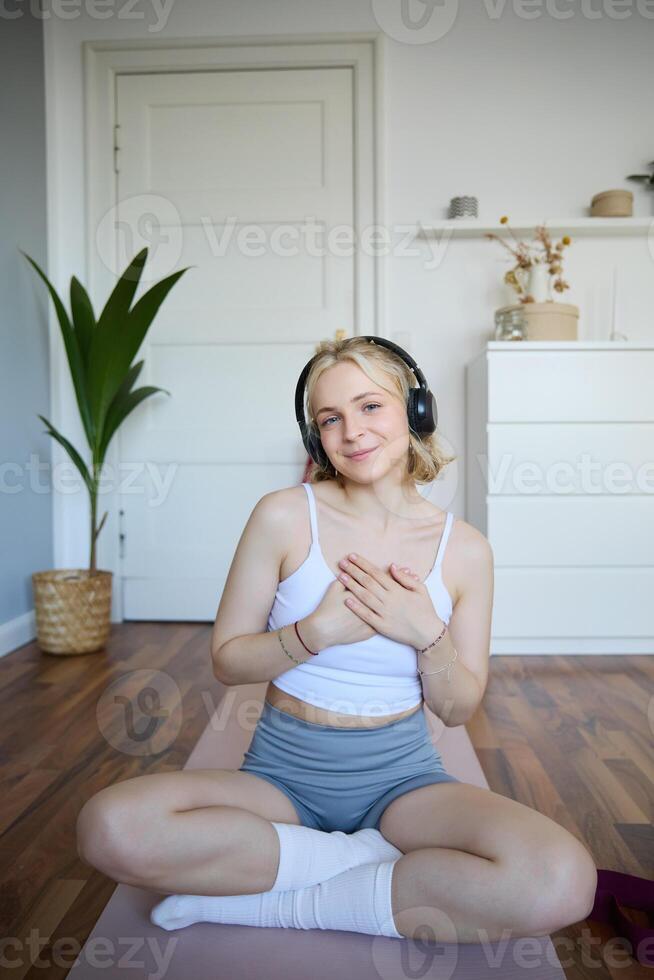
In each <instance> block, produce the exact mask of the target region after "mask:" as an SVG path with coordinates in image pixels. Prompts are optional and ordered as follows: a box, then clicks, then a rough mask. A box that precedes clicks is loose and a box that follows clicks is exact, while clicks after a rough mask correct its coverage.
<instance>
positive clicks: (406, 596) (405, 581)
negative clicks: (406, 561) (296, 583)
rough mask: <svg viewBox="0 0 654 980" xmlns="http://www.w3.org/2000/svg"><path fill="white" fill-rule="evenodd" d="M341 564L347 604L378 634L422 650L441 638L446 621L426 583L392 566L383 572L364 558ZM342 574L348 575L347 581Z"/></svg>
mask: <svg viewBox="0 0 654 980" xmlns="http://www.w3.org/2000/svg"><path fill="white" fill-rule="evenodd" d="M345 561H346V562H347V564H346V566H345V567H344V565H343V562H339V564H340V567H341V572H340V574H339V578H340V580H341V581H342V582H343V584H344V585H345V587H346V589H347V590H348V591H349V592H352V597H348V598H346V600H345V604H346V605H347V607H348V608H349V609H351V610H352V612H353V613H356V615H357V616H359V617H360V619H362V620H363V621H364V623H368V625H369V626H371V627H372V628H373V629H374V630H375V631H376V632H377V633H381V634H382V635H383V636H387V637H389V639H391V640H395V641H396V642H398V643H406V644H407V645H408V646H412V647H415V648H416V649H421V648H422V647H424V646H425V645H426V644H427V643H429V642H430V640H429V639H425V637H430V638H431V639H433V638H434V637H436V636H438V634H439V633H440V631H441V629H442V628H443V620H442V619H440V617H439V616H438V613H437V612H436V610H435V609H434V604H433V603H432V601H431V596H430V595H429V592H428V590H427V586H426V585H425V584H424V582H420V581H419V580H418V578H417V576H415V575H411V574H410V573H409V572H406V571H404V570H403V569H399V568H397V567H396V566H395V565H391V569H390V574H389V573H388V572H383V571H382V570H381V569H380V568H377V566H376V565H373V563H372V562H370V561H368V560H367V559H366V558H362V556H361V555H356V556H355V557H354V558H353V557H352V556H349V558H348V559H345ZM343 575H345V576H346V578H345V580H344V579H343V577H342V576H343Z"/></svg>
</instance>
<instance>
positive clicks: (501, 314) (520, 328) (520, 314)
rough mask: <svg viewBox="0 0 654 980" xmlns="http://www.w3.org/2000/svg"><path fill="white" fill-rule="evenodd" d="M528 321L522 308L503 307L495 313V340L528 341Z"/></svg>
mask: <svg viewBox="0 0 654 980" xmlns="http://www.w3.org/2000/svg"><path fill="white" fill-rule="evenodd" d="M526 339H527V321H526V319H525V314H524V310H523V308H522V305H520V306H503V307H502V308H501V309H499V310H496V311H495V340H526Z"/></svg>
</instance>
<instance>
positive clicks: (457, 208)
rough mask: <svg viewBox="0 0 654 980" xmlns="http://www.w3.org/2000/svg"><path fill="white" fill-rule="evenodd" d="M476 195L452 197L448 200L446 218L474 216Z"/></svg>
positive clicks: (475, 213) (475, 212) (475, 214)
mask: <svg viewBox="0 0 654 980" xmlns="http://www.w3.org/2000/svg"><path fill="white" fill-rule="evenodd" d="M477 216H478V215H477V198H476V197H470V196H468V197H465V196H464V197H453V198H452V199H451V201H450V210H449V214H448V218H476V217H477Z"/></svg>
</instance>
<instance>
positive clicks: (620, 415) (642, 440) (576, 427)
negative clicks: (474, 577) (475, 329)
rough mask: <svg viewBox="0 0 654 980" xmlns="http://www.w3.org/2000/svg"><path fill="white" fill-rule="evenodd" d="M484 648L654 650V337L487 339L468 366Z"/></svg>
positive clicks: (469, 467)
mask: <svg viewBox="0 0 654 980" xmlns="http://www.w3.org/2000/svg"><path fill="white" fill-rule="evenodd" d="M466 520H467V521H468V522H469V523H470V524H473V525H474V526H475V527H477V528H478V529H479V530H480V531H482V533H483V534H485V535H486V537H487V538H488V540H489V542H490V544H491V547H492V549H493V553H494V557H495V596H494V603H493V623H492V633H491V653H517V654H524V653H573V654H574V653H652V652H654V345H652V346H643V345H640V344H633V343H624V342H623V343H617V342H616V343H612V342H597V341H596V342H586V341H570V342H557V341H549V342H537V341H526V342H525V341H518V342H511V341H503V342H501V341H492V342H489V343H487V345H486V347H485V348H484V350H483V351H482V352H481V353H480V354H479V355H478V356H477V357H476V358H475V359H474V360H473V361H471V362H470V363H469V364H468V366H467V370H466Z"/></svg>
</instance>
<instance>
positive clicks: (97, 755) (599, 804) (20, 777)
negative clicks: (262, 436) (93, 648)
mask: <svg viewBox="0 0 654 980" xmlns="http://www.w3.org/2000/svg"><path fill="white" fill-rule="evenodd" d="M210 632H211V626H210V625H205V624H197V623H191V624H189V623H125V624H120V625H115V626H114V627H113V628H112V635H111V639H110V642H109V644H108V646H107V649H106V651H104V652H103V653H99V654H86V655H84V656H68V657H63V656H55V655H52V654H44V653H41V651H40V650H39V648H38V647H37V646H36V644H35V643H32V644H29V645H27V646H24V647H21V648H20V649H19V650H16V651H14V652H13V653H11V654H9V655H7V656H5V657H3V658H0V699H1V707H2V713H1V718H2V727H1V729H0V744H1V746H2V766H1V772H0V778H1V780H2V784H1V787H0V790H1V799H2V807H1V816H0V832H1V833H2V837H1V838H0V862H1V868H0V882H1V884H0V894H1V898H0V924H1V926H2V932H1V936H2V937H13V942H12V943H11V944H10V945H9V946H7V945H6V943H5V944H4V948H3V954H4V957H5V961H4V966H0V974H1V975H3V976H4V975H7V976H11V977H12V978H14V980H19V978H22V977H30V978H31V977H35V978H36V977H39V978H43V977H47V978H48V980H52V978H57V977H64V976H66V975H67V973H68V971H69V969H70V967H71V965H72V963H73V962H74V960H75V957H76V955H77V953H78V952H79V950H80V948H81V946H82V945H83V943H84V940H85V939H86V937H87V936H88V934H89V932H90V931H91V929H92V926H93V925H94V923H95V921H96V919H97V918H98V916H99V914H100V912H101V911H102V909H103V907H104V906H105V905H106V903H107V901H108V899H109V897H110V895H111V893H112V891H113V890H114V888H115V887H116V886H115V883H114V882H113V881H111V880H110V879H108V878H106V877H104V876H103V875H101V874H100V873H98V872H95V871H93V870H92V869H90V868H89V867H88V866H87V865H85V864H83V863H82V861H81V860H80V859H79V858H78V856H77V851H76V847H75V821H76V817H77V814H78V812H79V810H80V808H81V807H82V805H83V803H84V802H85V801H86V800H87V799H88V798H89V797H90V796H92V795H93V794H94V793H96V792H97V791H98V790H100V789H101V788H102V787H103V786H107V785H109V784H111V783H114V782H116V781H119V780H123V779H127V778H130V777H132V776H137V775H140V774H141V773H146V772H162V771H169V770H176V769H181V768H182V766H183V765H184V763H185V762H186V760H187V758H188V756H189V755H190V753H191V750H192V749H193V747H194V745H195V743H196V742H197V740H198V738H199V737H200V735H201V733H202V731H203V730H204V728H205V727H206V725H207V724H208V722H209V717H210V715H211V713H212V711H213V709H214V707H215V706H216V705H217V703H218V701H219V700H220V698H221V696H222V694H223V691H224V688H223V686H222V685H221V684H220V683H219V682H218V681H217V680H216V679H215V677H214V676H213V673H212V670H211V666H210V660H209V640H210ZM133 671H146V672H148V674H143V675H136V674H134V675H132V674H131V672H133ZM132 679H133V681H134V683H132V684H131V688H130V682H131V681H132ZM143 679H145V680H147V681H149V685H146V687H147V686H149V688H150V696H149V700H148V701H147V703H146V702H145V701H144V702H143V704H142V710H143V711H145V712H146V713H148V714H151V715H158V716H159V717H160V718H161V717H163V718H164V719H165V721H164V723H163V725H162V726H161V730H162V732H163V735H162V739H161V742H160V743H159V744H157V753H156V754H154V755H152V754H138V745H139V744H140V743H139V739H138V737H137V738H134V739H130V740H128V743H129V744H130V745H131V746H133V748H132V750H130V751H129V752H125V750H124V744H125V742H124V740H123V741H121V742H120V743H119V742H118V740H117V738H116V737H115V732H113V733H112V728H111V726H110V725H109V724H108V721H107V719H108V718H109V713H108V712H107V711H106V710H104V707H103V706H105V705H107V704H111V705H115V704H116V703H120V704H122V705H124V706H125V725H126V726H127V725H129V724H132V715H131V711H130V705H129V698H130V694H131V690H132V689H134V690H136V691H137V692H138V691H140V692H141V693H143V691H144V690H145V688H144V684H143ZM653 679H654V658H653V657H645V656H622V657H617V656H583V657H582V656H570V657H563V656H528V657H517V656H497V655H496V656H493V658H492V661H491V671H490V678H489V683H488V687H487V690H486V694H485V697H484V701H483V703H482V705H481V706H480V708H479V710H478V712H477V714H476V715H475V717H474V719H473V720H472V721H471V722H470V723H469V724H468V726H467V729H468V732H469V734H470V737H471V739H472V742H473V744H474V746H475V749H476V752H477V755H478V757H479V760H480V762H481V765H482V768H483V770H484V772H485V774H486V778H487V780H488V783H489V785H490V788H491V789H492V790H493V791H495V792H497V793H501V794H503V795H505V796H509V797H511V798H513V799H516V800H519V801H520V802H522V803H525V804H526V805H528V806H531V807H533V808H535V809H537V810H539V811H540V812H542V813H545V814H547V816H549V817H551V818H552V819H553V820H555V821H557V823H559V824H561V825H562V826H564V827H566V828H567V829H568V830H569V831H570V832H571V833H572V834H574V835H575V836H576V837H578V838H579V840H581V841H582V842H583V843H584V844H585V845H586V847H587V848H588V849H589V850H590V852H591V853H592V855H593V857H594V859H595V863H596V865H597V867H601V868H610V869H614V870H617V871H625V872H627V873H629V874H635V875H639V876H641V877H646V878H652V877H654V832H653V829H652V822H653V819H654V753H653V751H652V746H653V731H654V695H653V691H654V684H653ZM121 696H122V697H123V700H122V701H120V702H116V701H115V700H114V699H115V697H121ZM135 696H136V695H135ZM157 698H158V700H157ZM113 714H114V720H115V710H114V712H113ZM112 738H113V741H114V742H115V743H116V744H117V745H118V744H120V745H121V746H123V748H114V746H113V744H112ZM134 746H136V748H134ZM135 753H136V754H135ZM632 918H633V919H634V921H636V922H640V923H641V924H643V925H647V918H646V917H645V916H644V915H643V914H642V913H640V914H639V913H636V912H634V913H633V914H632ZM31 931H32V932H33V934H36V935H37V937H38V939H39V942H38V943H34V942H33V944H32V952H31V953H30V949H29V947H28V946H27V945H26V943H25V940H26V939H27V938H28V937H29V936H30V932H31ZM612 935H613V934H612V932H611V930H610V928H609V927H604V926H601V925H598V924H596V923H579V924H577V925H575V926H572V927H570V928H569V929H565V930H561V931H560V932H558V933H555V934H553V936H552V940H553V942H554V945H555V948H556V950H557V953H558V955H559V958H560V960H561V963H562V966H563V969H564V972H565V974H566V976H567V977H569V978H582V977H583V978H586V977H588V978H590V977H592V978H594V980H605V978H618V977H619V978H620V980H635V978H637V977H638V978H639V977H645V976H647V977H651V976H652V974H653V971H652V970H646V969H645V968H644V967H641V966H639V965H638V963H636V962H635V961H634V960H633V959H632V958H631V957H630V956H629V946H628V944H626V943H625V942H623V941H621V940H619V941H613V942H611V941H610V939H611V937H612ZM64 939H65V940H66V941H65V942H64ZM57 940H59V942H58V943H57ZM600 940H601V941H600ZM53 947H54V948H53ZM37 955H38V956H39V957H40V963H41V964H42V965H41V966H38V965H35V964H34V962H33V960H34V958H35V957H36V956H37ZM10 962H11V963H15V966H12V968H11V969H8V963H10ZM43 964H47V967H45V968H44V966H43Z"/></svg>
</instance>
